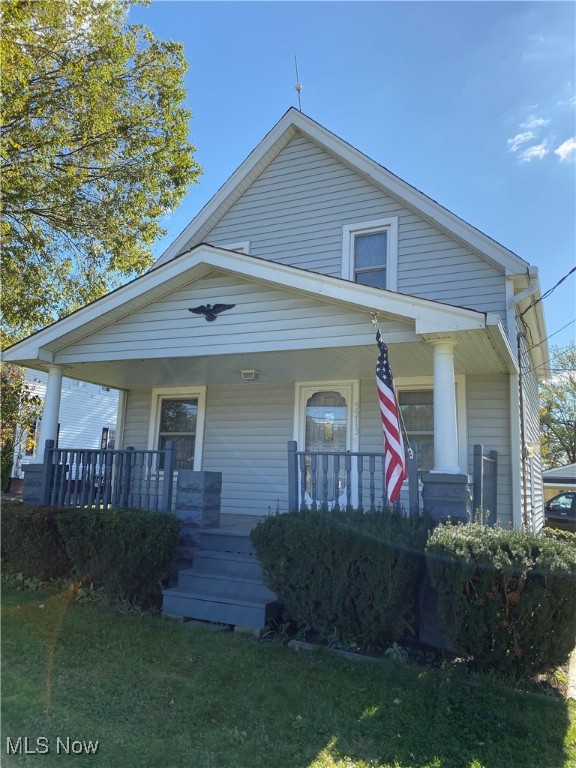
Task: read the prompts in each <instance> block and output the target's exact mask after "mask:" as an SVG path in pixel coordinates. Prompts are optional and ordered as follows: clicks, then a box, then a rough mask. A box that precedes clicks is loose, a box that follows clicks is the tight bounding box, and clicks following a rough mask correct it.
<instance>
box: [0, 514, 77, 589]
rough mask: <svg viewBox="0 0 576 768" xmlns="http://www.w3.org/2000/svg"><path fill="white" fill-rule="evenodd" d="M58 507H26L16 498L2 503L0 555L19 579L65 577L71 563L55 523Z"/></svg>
mask: <svg viewBox="0 0 576 768" xmlns="http://www.w3.org/2000/svg"><path fill="white" fill-rule="evenodd" d="M60 513H62V514H64V515H68V514H70V513H69V512H68V511H66V512H63V511H62V510H59V509H52V508H43V507H32V508H31V507H26V506H24V505H23V504H22V503H21V502H18V501H3V502H2V557H3V558H5V559H6V561H7V562H8V565H9V568H10V570H11V571H13V572H15V573H21V574H22V576H23V579H40V580H47V579H55V578H58V577H61V576H67V575H68V574H69V573H70V570H71V563H70V559H69V557H68V554H67V552H66V547H65V544H64V541H63V539H62V537H61V535H60V532H59V530H58V527H57V525H56V518H57V516H58V515H59V514H60Z"/></svg>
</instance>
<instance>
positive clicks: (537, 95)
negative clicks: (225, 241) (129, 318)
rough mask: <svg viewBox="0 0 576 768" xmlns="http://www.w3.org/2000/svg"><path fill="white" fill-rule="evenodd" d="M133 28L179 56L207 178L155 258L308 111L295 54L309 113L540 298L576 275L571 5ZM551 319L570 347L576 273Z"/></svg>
mask: <svg viewBox="0 0 576 768" xmlns="http://www.w3.org/2000/svg"><path fill="white" fill-rule="evenodd" d="M130 21H131V22H140V23H143V24H146V25H147V26H148V27H150V29H152V30H153V32H154V33H155V35H156V36H157V37H160V38H162V39H172V40H176V41H179V42H181V43H183V45H184V49H185V55H186V58H187V60H188V62H189V65H190V69H189V71H188V74H187V78H186V84H187V88H188V106H189V107H190V109H191V110H192V115H193V116H192V120H191V123H190V138H191V141H192V143H193V144H194V145H195V147H196V150H197V151H196V159H197V161H198V162H199V163H200V165H201V166H202V167H203V170H204V173H203V175H202V177H201V178H200V183H199V184H198V185H195V186H194V187H193V188H192V189H191V191H190V193H189V194H188V195H187V196H186V198H185V199H184V201H183V203H182V205H181V206H180V208H179V209H178V210H177V211H174V213H173V214H172V215H171V216H170V217H169V218H168V219H167V220H166V222H165V226H166V228H167V229H168V235H167V236H166V237H165V238H164V239H163V240H162V241H160V242H159V243H158V244H157V249H156V250H157V254H158V255H160V254H161V253H162V251H163V250H164V249H165V248H166V247H167V246H168V244H169V243H170V242H171V241H172V240H173V239H174V238H175V237H176V236H177V235H178V234H179V233H180V232H181V231H182V229H183V228H184V227H185V226H186V225H187V224H188V222H189V221H190V220H191V219H192V218H193V216H194V215H195V214H196V213H197V212H198V211H199V210H200V209H201V208H202V207H203V206H204V204H205V203H206V202H207V201H208V200H209V199H210V198H211V197H212V196H213V195H214V194H215V192H217V190H218V189H219V188H220V186H222V184H223V183H224V182H225V181H226V180H227V179H228V177H229V176H230V175H231V174H232V173H233V172H234V170H235V169H236V168H237V167H238V165H240V163H241V162H242V161H243V160H244V159H245V157H246V156H247V155H248V154H249V153H250V152H251V151H252V149H254V147H255V146H256V145H257V144H258V142H259V141H260V140H261V139H262V138H263V137H264V136H265V135H266V133H267V132H268V131H269V130H270V129H271V128H272V126H273V125H274V124H275V123H276V122H277V121H278V120H279V119H280V117H281V116H282V115H283V114H284V112H286V110H287V109H288V108H289V107H291V106H298V96H297V93H296V91H295V89H294V84H295V82H296V76H295V69H294V57H295V56H297V58H298V67H299V73H300V81H301V83H302V84H303V90H302V94H301V95H302V111H303V112H305V113H306V114H308V115H309V116H310V117H312V118H313V119H314V120H317V121H318V122H319V123H321V124H322V125H324V126H325V127H326V128H328V129H329V130H331V131H332V132H334V133H336V134H337V135H338V136H340V137H341V138H342V139H344V140H346V141H348V142H349V143H350V144H352V145H353V146H355V147H356V148H357V149H359V150H360V151H362V152H364V153H365V154H367V155H369V156H370V157H372V158H373V159H374V160H376V161H377V162H379V163H381V164H382V165H384V166H385V167H386V168H388V169H389V170H390V171H392V172H393V173H395V174H397V175H398V176H400V177H401V178H402V179H404V180H405V181H407V182H408V183H410V184H412V185H414V186H415V187H417V188H418V189H420V190H421V191H422V192H424V193H425V194H427V195H429V196H430V197H431V198H433V199H434V200H437V201H438V202H439V203H441V204H442V205H444V206H445V207H447V208H448V209H450V210H451V211H453V212H454V213H455V214H457V215H458V216H460V217H462V218H463V219H465V220H466V221H468V222H469V223H470V224H473V225H474V226H475V227H478V228H479V229H480V230H482V231H483V232H485V233H486V234H488V235H490V236H491V237H493V238H494V239H495V240H497V241H498V242H500V243H502V244H503V245H505V246H506V247H507V248H510V250H512V251H514V252H515V253H517V254H518V255H519V256H521V257H522V258H524V259H526V260H527V261H528V262H530V263H531V264H534V265H536V266H537V267H538V269H539V272H540V283H541V288H542V292H544V291H546V290H548V289H550V288H551V287H552V286H553V285H555V283H556V282H557V281H558V280H559V279H560V278H561V277H562V276H563V275H565V274H566V273H567V272H568V271H569V270H570V269H571V268H572V267H573V266H574V265H575V263H576V117H575V116H576V98H575V94H576V88H575V79H576V58H575V39H576V6H575V5H574V4H573V3H571V2H305V1H304V2H242V1H238V2H192V1H188V2H186V1H185V0H180V1H179V2H175V1H173V0H152V2H151V4H150V5H149V6H148V7H136V8H133V9H132V10H131V12H130ZM544 307H545V314H546V321H547V330H548V335H549V336H551V339H550V343H551V344H559V345H562V346H566V345H568V344H572V343H574V340H575V334H576V331H575V328H576V324H575V322H574V319H575V317H576V274H573V275H571V276H570V277H569V278H568V279H567V280H566V281H564V283H563V284H562V285H561V286H560V287H558V288H557V289H556V290H555V291H554V293H553V294H552V295H551V296H550V298H548V299H546V300H545V302H544ZM566 324H568V326H567V327H566V328H564V329H563V330H560V329H561V328H562V327H563V326H565V325H566ZM559 330H560V332H558V333H556V332H557V331H559ZM552 334H555V335H553V336H552Z"/></svg>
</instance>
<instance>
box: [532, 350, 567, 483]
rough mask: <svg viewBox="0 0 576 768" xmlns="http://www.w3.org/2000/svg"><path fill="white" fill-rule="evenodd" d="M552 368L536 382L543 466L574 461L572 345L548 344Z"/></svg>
mask: <svg viewBox="0 0 576 768" xmlns="http://www.w3.org/2000/svg"><path fill="white" fill-rule="evenodd" d="M552 370H553V372H554V375H553V377H552V378H551V379H549V380H548V381H545V382H544V383H543V384H542V385H541V386H540V424H541V427H542V457H543V461H544V467H545V469H550V468H552V467H563V466H565V465H566V464H573V463H574V462H576V347H564V348H562V347H552Z"/></svg>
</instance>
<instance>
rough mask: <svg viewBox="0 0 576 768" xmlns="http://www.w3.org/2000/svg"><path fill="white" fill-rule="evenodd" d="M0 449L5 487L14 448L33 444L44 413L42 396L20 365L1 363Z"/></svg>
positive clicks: (3, 485)
mask: <svg viewBox="0 0 576 768" xmlns="http://www.w3.org/2000/svg"><path fill="white" fill-rule="evenodd" d="M0 398H1V399H0V404H1V410H0V412H1V413H2V423H1V427H0V451H1V454H2V458H1V461H2V485H1V486H0V487H1V488H2V490H4V489H5V488H6V485H7V483H8V480H9V479H10V473H11V471H12V463H13V461H14V450H15V448H16V447H17V446H20V445H24V446H26V447H33V446H32V445H30V437H29V435H30V433H31V432H32V431H33V429H34V425H35V423H36V421H37V420H38V419H39V418H40V414H41V412H42V399H41V398H40V397H39V396H38V395H35V394H34V391H33V389H32V387H31V386H30V385H29V384H28V383H27V382H26V380H25V378H24V370H23V369H22V368H20V367H19V366H17V365H9V364H7V363H1V364H0Z"/></svg>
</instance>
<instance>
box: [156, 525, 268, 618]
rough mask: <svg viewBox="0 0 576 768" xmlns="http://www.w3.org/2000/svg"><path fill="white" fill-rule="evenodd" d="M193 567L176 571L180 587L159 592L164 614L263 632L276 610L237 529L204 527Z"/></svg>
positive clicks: (250, 549)
mask: <svg viewBox="0 0 576 768" xmlns="http://www.w3.org/2000/svg"><path fill="white" fill-rule="evenodd" d="M198 538H199V548H198V550H197V551H196V552H195V554H194V559H193V562H192V568H186V569H183V570H181V571H180V572H179V573H178V584H177V586H176V587H172V589H166V590H164V592H163V605H162V612H163V613H167V614H171V615H173V616H184V617H185V618H187V619H201V620H203V621H214V622H219V623H221V624H235V625H241V626H245V627H255V628H258V629H262V628H264V627H265V626H266V624H267V623H268V622H269V621H270V620H271V619H272V618H274V617H275V616H277V615H278V614H279V612H280V604H279V603H278V599H277V597H276V595H275V594H274V592H272V591H271V590H270V589H268V587H267V586H266V585H265V583H264V577H263V574H262V568H261V566H260V563H259V562H258V558H257V556H256V551H255V549H254V547H253V546H252V542H251V541H250V537H249V535H248V534H247V533H246V531H245V530H244V532H242V530H241V529H239V530H234V528H233V527H232V526H227V527H226V528H222V529H218V528H210V529H204V530H203V531H201V532H200V534H199V537H198Z"/></svg>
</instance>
